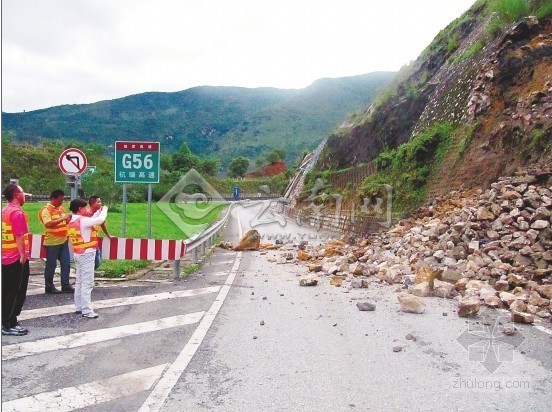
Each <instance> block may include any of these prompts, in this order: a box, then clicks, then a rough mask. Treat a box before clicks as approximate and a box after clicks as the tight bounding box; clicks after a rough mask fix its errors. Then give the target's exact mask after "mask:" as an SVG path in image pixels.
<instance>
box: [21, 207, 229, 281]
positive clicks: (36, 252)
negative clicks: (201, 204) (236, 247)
mask: <svg viewBox="0 0 552 412" xmlns="http://www.w3.org/2000/svg"><path fill="white" fill-rule="evenodd" d="M231 209H232V206H231V205H230V207H228V209H227V210H226V213H225V215H224V216H223V217H222V219H220V220H219V221H218V222H216V223H215V224H213V225H212V226H210V227H209V228H207V229H205V230H204V231H203V232H201V233H199V234H197V235H195V236H193V237H191V238H190V239H187V240H174V239H170V240H167V239H130V238H117V237H114V238H111V239H109V238H100V239H99V242H100V243H99V247H100V250H101V257H102V259H104V260H173V261H174V270H173V274H174V277H175V278H178V277H180V259H182V258H183V257H184V255H185V254H186V253H187V252H191V253H192V258H193V261H194V263H195V262H197V261H198V260H199V257H200V256H203V255H204V254H205V253H206V251H207V249H209V248H210V247H211V246H212V245H214V244H215V241H216V238H217V235H218V234H219V232H220V231H221V230H222V228H223V227H224V225H225V224H226V222H227V221H228V217H229V216H230V211H231ZM30 237H31V238H30V239H29V240H30V248H31V259H45V258H46V249H45V248H44V247H42V246H43V245H44V235H31V236H30ZM69 250H70V252H71V256H72V254H73V250H72V247H71V246H70V247H69Z"/></svg>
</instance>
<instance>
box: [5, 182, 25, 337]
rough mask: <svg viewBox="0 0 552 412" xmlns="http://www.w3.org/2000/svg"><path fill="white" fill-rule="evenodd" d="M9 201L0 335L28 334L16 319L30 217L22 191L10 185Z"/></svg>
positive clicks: (22, 300)
mask: <svg viewBox="0 0 552 412" xmlns="http://www.w3.org/2000/svg"><path fill="white" fill-rule="evenodd" d="M4 196H5V197H6V200H7V201H8V202H9V203H8V204H7V205H6V207H5V208H4V209H2V335H11V336H23V335H26V334H27V333H29V330H28V329H27V328H24V327H23V326H21V325H20V324H19V323H18V322H17V317H18V316H19V315H20V314H21V309H22V308H23V303H25V297H26V296H27V285H28V284H29V275H30V270H29V256H30V253H29V227H28V224H27V222H28V220H29V217H28V216H27V214H26V213H25V212H24V211H23V210H22V209H21V206H23V204H24V203H25V192H24V191H23V189H22V188H21V186H18V185H14V184H10V185H8V186H6V188H5V189H4Z"/></svg>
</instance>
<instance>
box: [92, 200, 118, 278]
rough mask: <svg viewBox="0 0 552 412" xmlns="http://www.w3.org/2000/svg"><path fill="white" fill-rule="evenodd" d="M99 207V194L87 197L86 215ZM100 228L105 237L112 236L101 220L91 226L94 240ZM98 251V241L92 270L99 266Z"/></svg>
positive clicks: (100, 206)
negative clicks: (99, 222)
mask: <svg viewBox="0 0 552 412" xmlns="http://www.w3.org/2000/svg"><path fill="white" fill-rule="evenodd" d="M101 208H102V199H101V198H100V197H99V196H90V197H89V198H88V209H87V212H86V216H88V217H91V216H93V215H94V213H96V212H97V211H98V210H100V209H101ZM100 228H102V230H103V232H104V234H105V236H106V237H108V238H109V239H111V238H112V236H111V235H110V234H109V232H108V231H107V225H106V222H103V223H102V224H101V225H99V226H94V227H93V228H92V237H93V238H95V239H96V240H97V239H98V234H99V233H100ZM100 252H101V251H100V248H99V243H98V248H97V249H96V258H95V260H94V270H96V269H98V267H100V263H101V262H102V259H101V257H100Z"/></svg>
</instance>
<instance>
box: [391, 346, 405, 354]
mask: <svg viewBox="0 0 552 412" xmlns="http://www.w3.org/2000/svg"><path fill="white" fill-rule="evenodd" d="M402 350H403V348H402V346H393V352H395V353H396V352H400V351H402Z"/></svg>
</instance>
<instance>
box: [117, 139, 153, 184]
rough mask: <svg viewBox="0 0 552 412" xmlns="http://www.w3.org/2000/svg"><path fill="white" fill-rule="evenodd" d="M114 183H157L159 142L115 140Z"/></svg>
mask: <svg viewBox="0 0 552 412" xmlns="http://www.w3.org/2000/svg"><path fill="white" fill-rule="evenodd" d="M115 183H159V142H115Z"/></svg>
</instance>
